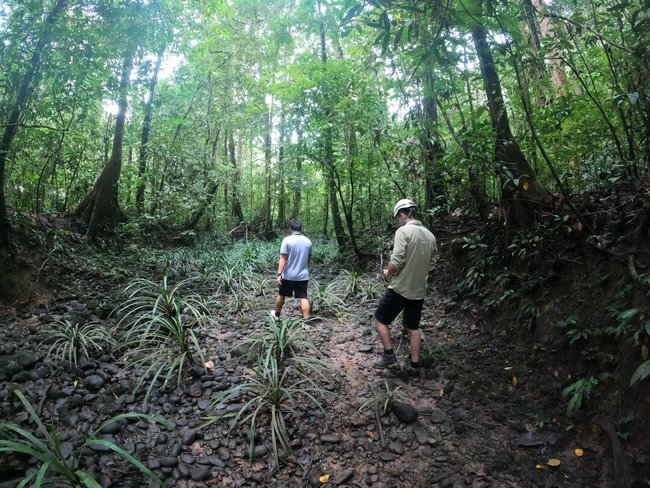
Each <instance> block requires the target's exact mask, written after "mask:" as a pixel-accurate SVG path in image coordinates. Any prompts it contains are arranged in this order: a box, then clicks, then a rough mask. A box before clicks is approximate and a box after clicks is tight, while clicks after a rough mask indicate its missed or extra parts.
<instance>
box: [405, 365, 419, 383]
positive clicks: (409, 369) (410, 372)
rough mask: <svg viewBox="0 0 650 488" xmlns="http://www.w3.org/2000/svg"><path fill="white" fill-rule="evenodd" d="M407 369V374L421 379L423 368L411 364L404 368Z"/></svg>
mask: <svg viewBox="0 0 650 488" xmlns="http://www.w3.org/2000/svg"><path fill="white" fill-rule="evenodd" d="M404 370H405V371H406V374H407V376H408V377H409V378H411V379H414V380H419V379H420V374H421V373H422V368H421V367H420V368H414V367H413V366H411V365H410V364H409V365H408V366H406V367H405V368H404Z"/></svg>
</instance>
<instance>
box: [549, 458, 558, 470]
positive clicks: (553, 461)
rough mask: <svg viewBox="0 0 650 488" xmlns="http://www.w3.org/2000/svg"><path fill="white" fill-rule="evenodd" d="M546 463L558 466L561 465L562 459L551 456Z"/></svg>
mask: <svg viewBox="0 0 650 488" xmlns="http://www.w3.org/2000/svg"><path fill="white" fill-rule="evenodd" d="M546 464H548V465H549V466H552V467H553V468H555V467H556V466H559V465H560V460H559V459H555V458H551V459H549V460H548V461H546Z"/></svg>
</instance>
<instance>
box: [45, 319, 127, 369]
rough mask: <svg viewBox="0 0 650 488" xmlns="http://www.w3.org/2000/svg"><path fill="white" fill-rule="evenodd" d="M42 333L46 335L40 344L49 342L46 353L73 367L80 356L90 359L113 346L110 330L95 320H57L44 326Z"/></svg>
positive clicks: (76, 364)
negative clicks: (77, 321)
mask: <svg viewBox="0 0 650 488" xmlns="http://www.w3.org/2000/svg"><path fill="white" fill-rule="evenodd" d="M43 334H44V335H45V336H46V337H45V339H44V340H43V341H42V342H41V345H42V344H46V343H49V344H50V347H49V349H48V351H47V355H48V356H50V357H53V358H55V359H57V360H59V361H63V362H65V363H67V365H68V367H70V368H75V369H76V368H77V367H78V366H79V359H80V358H81V357H85V358H86V359H90V357H91V356H92V355H94V354H98V353H102V352H104V351H107V350H110V349H111V348H113V347H114V346H115V341H114V340H113V338H112V336H111V332H110V330H109V329H108V328H107V327H106V326H104V325H103V324H100V323H97V322H91V323H88V324H79V323H76V322H75V323H72V322H70V321H69V320H63V321H61V320H57V321H55V322H53V323H51V324H49V325H48V326H46V327H45V328H44V330H43Z"/></svg>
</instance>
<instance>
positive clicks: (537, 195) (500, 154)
mask: <svg viewBox="0 0 650 488" xmlns="http://www.w3.org/2000/svg"><path fill="white" fill-rule="evenodd" d="M472 38H473V40H474V44H475V46H476V52H477V55H478V58H479V64H480V67H481V75H482V76H483V82H484V85H485V94H486V98H487V101H488V108H489V111H490V119H491V122H492V128H493V130H494V133H495V144H494V151H495V161H496V163H497V165H498V166H497V168H496V169H497V172H498V174H499V175H500V177H501V191H502V195H501V198H502V202H501V203H502V205H503V207H504V209H505V213H506V215H505V223H506V230H509V229H511V228H515V229H516V228H521V227H527V226H529V225H530V224H532V222H533V221H534V219H535V216H536V213H537V211H538V210H539V209H540V208H541V205H542V203H543V201H544V200H545V199H546V198H547V196H548V191H547V190H546V189H545V188H544V187H543V186H542V184H541V183H540V182H539V180H538V179H537V174H536V173H535V170H534V169H533V168H532V167H531V166H530V164H529V163H528V160H527V159H526V156H525V155H524V153H523V152H522V150H521V148H520V147H519V144H518V143H517V141H516V140H515V138H514V136H513V135H512V131H511V129H510V122H509V121H508V113H507V111H506V107H505V103H504V100H503V95H502V92H501V84H500V82H499V76H498V74H497V71H496V67H495V64H494V59H493V57H492V52H491V51H490V47H489V45H488V42H487V35H486V31H485V29H484V28H483V26H481V25H476V26H475V27H474V28H473V29H472Z"/></svg>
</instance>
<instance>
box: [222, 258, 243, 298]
mask: <svg viewBox="0 0 650 488" xmlns="http://www.w3.org/2000/svg"><path fill="white" fill-rule="evenodd" d="M243 274H244V271H243V268H242V266H241V265H240V264H239V263H236V264H234V265H232V266H224V267H223V268H222V269H220V270H219V271H217V272H216V273H215V278H216V280H217V283H218V285H217V292H222V293H231V292H233V291H236V290H237V289H238V288H239V286H240V285H241V280H242V276H243Z"/></svg>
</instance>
